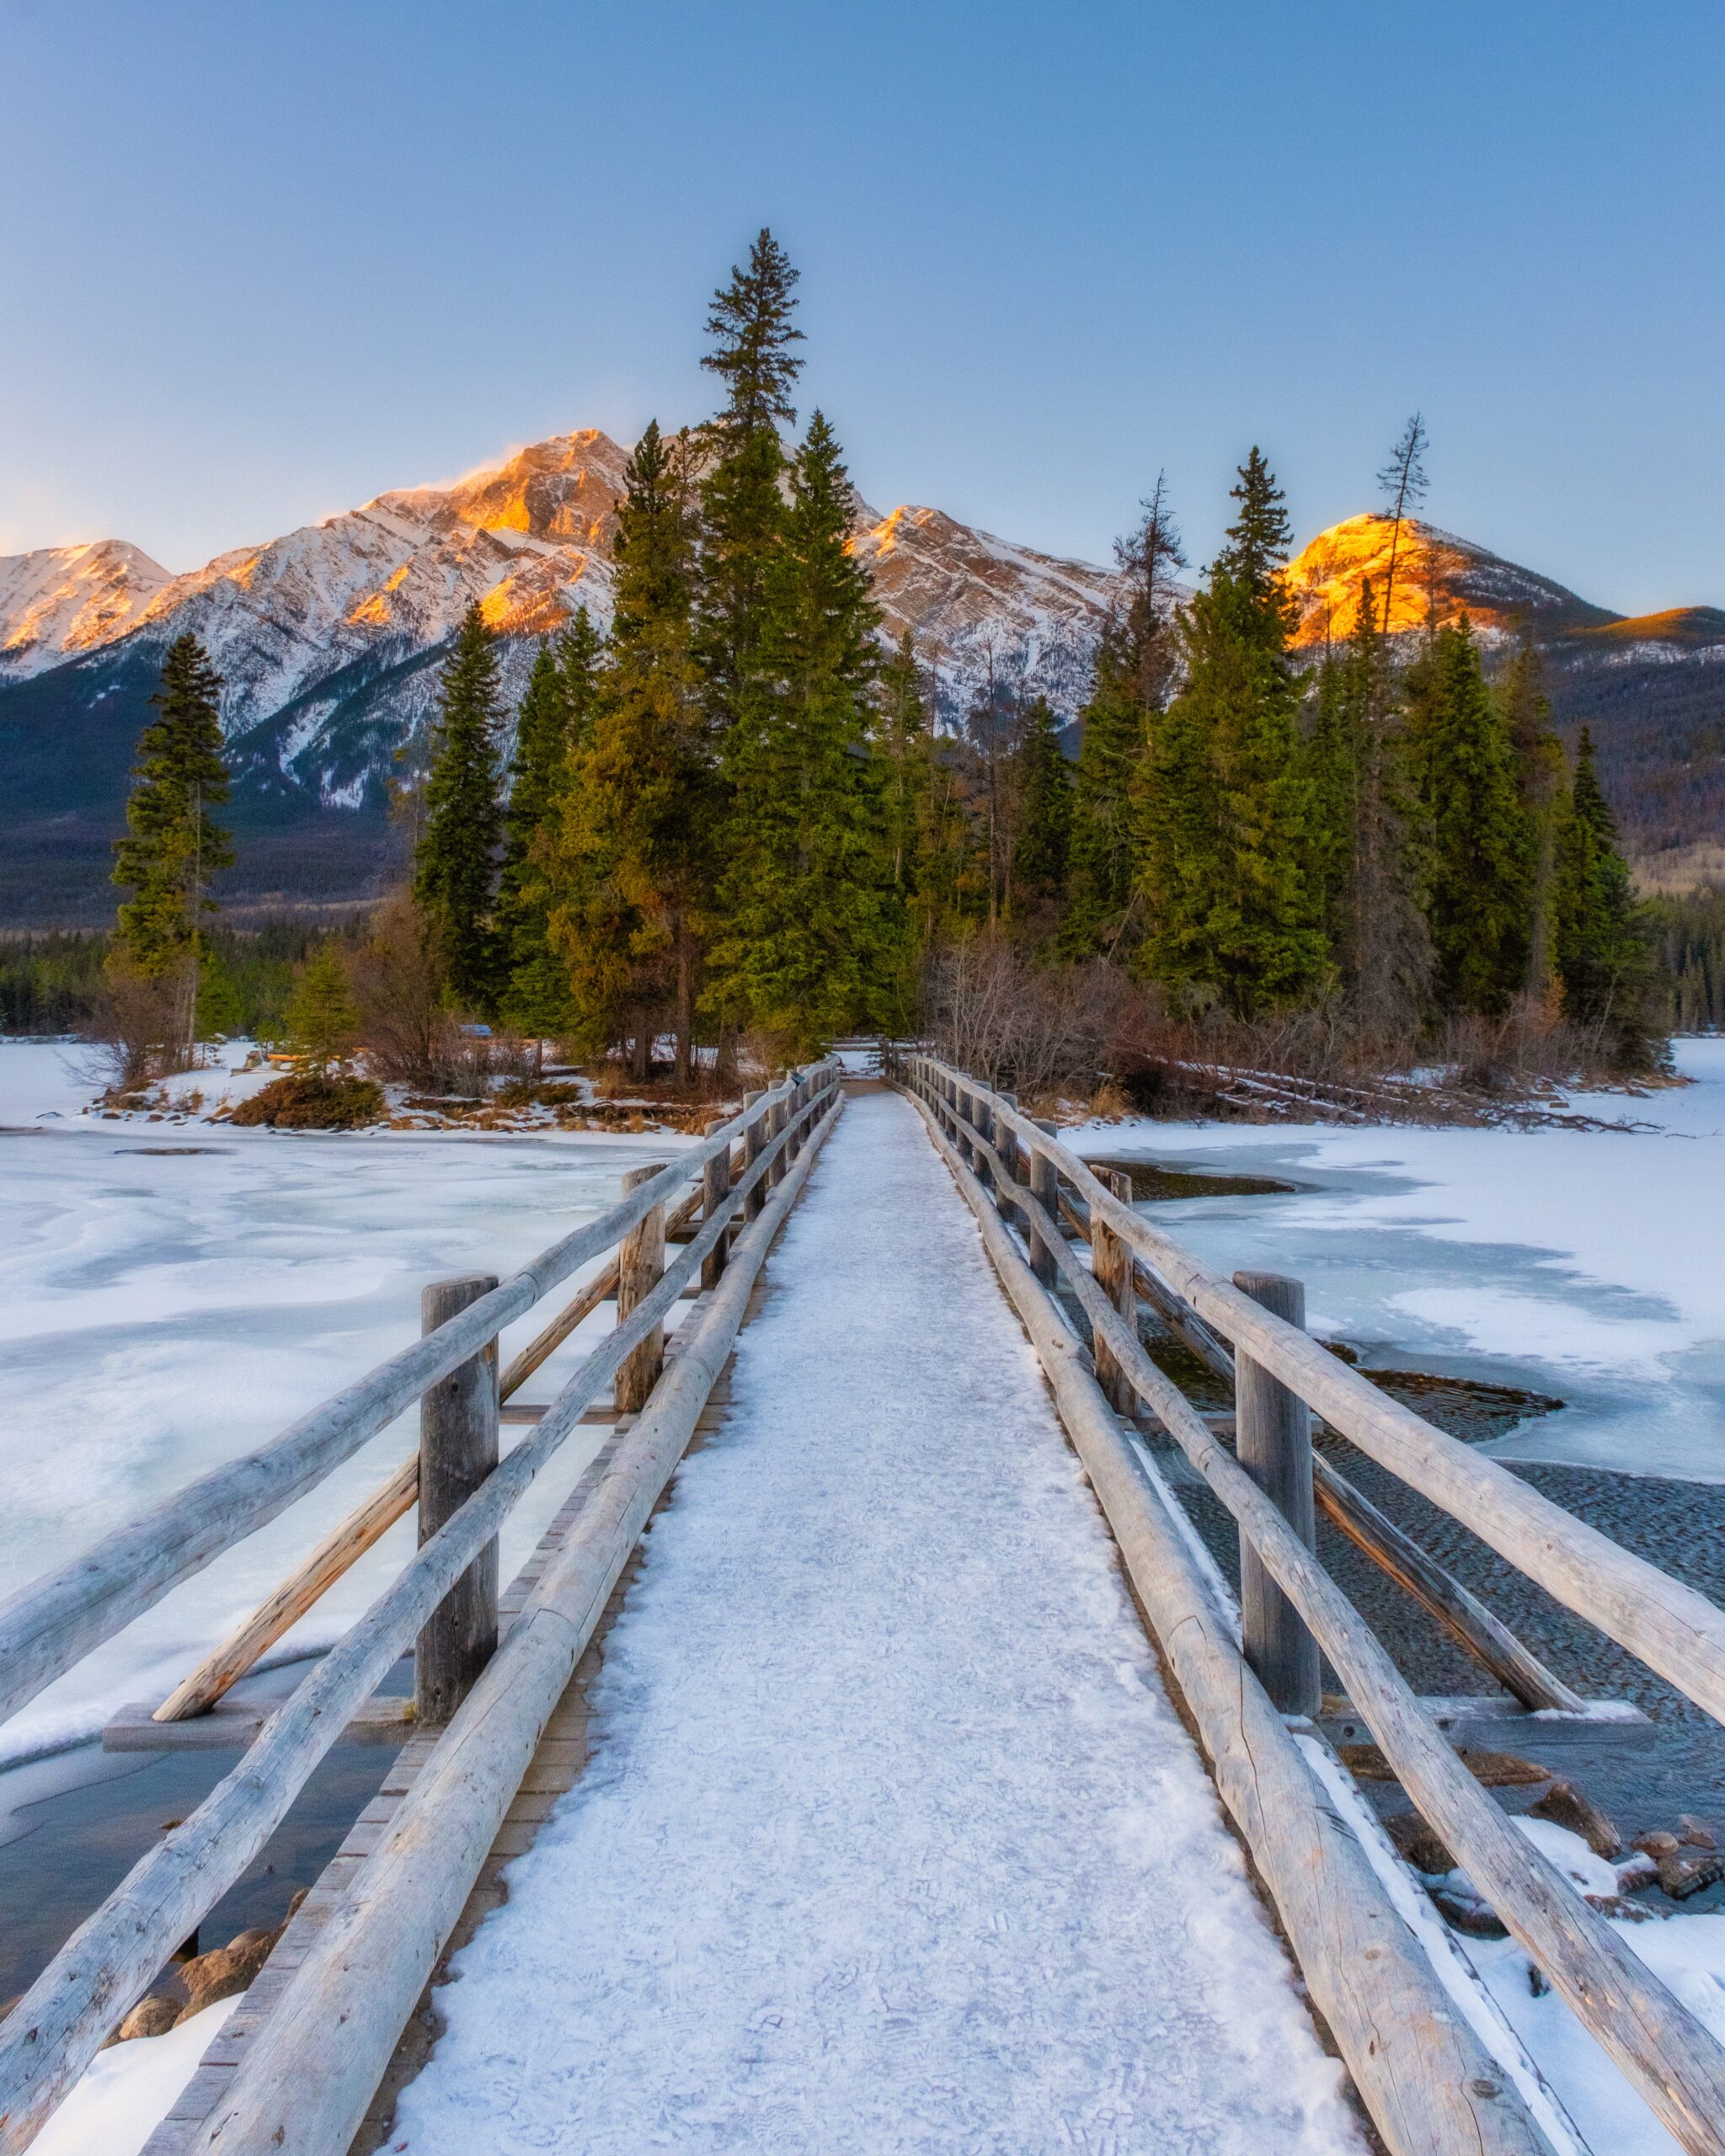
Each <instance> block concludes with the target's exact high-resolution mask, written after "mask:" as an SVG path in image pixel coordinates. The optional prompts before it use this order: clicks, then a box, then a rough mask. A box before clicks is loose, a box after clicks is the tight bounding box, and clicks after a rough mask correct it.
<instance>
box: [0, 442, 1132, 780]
mask: <svg viewBox="0 0 1725 2156" xmlns="http://www.w3.org/2000/svg"><path fill="white" fill-rule="evenodd" d="M626 458H627V452H626V451H624V450H623V449H622V448H621V447H619V446H618V445H617V443H616V442H614V441H612V440H610V438H609V437H608V436H606V435H603V434H600V433H597V432H595V431H588V432H585V433H581V434H573V435H558V436H557V437H556V438H555V439H553V440H550V441H545V442H539V443H537V444H535V445H534V446H532V447H531V448H530V449H524V450H522V451H519V452H518V453H517V454H516V455H515V456H511V457H510V458H509V459H508V460H507V461H506V462H504V463H503V464H500V465H499V466H497V467H494V468H492V469H488V470H486V471H483V472H478V473H476V474H474V475H473V476H472V477H470V478H466V479H462V480H460V481H457V483H455V484H454V485H453V486H449V487H419V488H409V489H406V490H404V491H403V492H400V493H395V494H380V495H379V496H378V497H377V499H376V500H375V501H371V502H367V503H366V504H365V505H364V506H363V507H362V508H360V509H356V510H349V511H348V512H346V513H345V514H344V515H339V516H334V517H330V518H328V520H326V521H324V522H323V523H322V524H315V525H307V526H303V527H302V529H300V530H299V531H291V532H289V533H287V534H286V536H285V537H282V538H280V539H273V540H270V541H269V542H267V543H266V544H264V545H263V546H260V547H241V548H239V549H238V550H237V551H235V552H232V553H227V554H221V555H218V556H217V557H216V559H215V560H214V561H212V562H210V563H206V566H205V567H204V568H200V569H195V570H192V571H191V572H190V573H189V574H186V575H184V576H169V575H168V574H167V572H166V571H164V570H163V569H161V568H158V565H157V564H156V563H153V562H151V561H150V560H149V559H148V558H147V556H145V555H142V554H140V553H139V552H137V550H136V548H134V547H126V546H124V545H123V544H121V543H120V542H105V543H104V544H103V545H101V546H97V547H67V548H61V549H56V550H53V551H51V552H44V553H39V554H29V555H24V556H23V557H21V558H17V559H15V560H13V561H4V562H0V680H4V679H11V680H19V679H24V678H28V677H29V676H31V675H37V674H40V673H42V672H44V671H45V670H47V669H49V668H51V667H53V666H56V665H58V664H62V663H64V662H65V661H66V660H67V659H72V658H85V657H88V656H89V655H90V654H94V653H97V652H99V651H102V650H104V649H113V648H116V647H119V646H120V645H122V644H126V645H129V646H131V648H133V649H141V648H144V647H150V648H160V647H161V646H163V645H164V644H165V643H168V641H169V640H170V639H171V638H174V637H175V636H178V635H179V634H181V633H182V632H184V631H185V630H188V629H190V630H192V631H194V632H195V633H196V634H197V635H198V636H199V637H200V638H201V639H202V640H203V642H204V643H205V644H206V647H207V648H208V649H209V650H210V652H211V655H212V656H213V658H214V659H215V661H216V666H217V668H218V670H220V672H221V673H222V676H223V678H224V680H225V681H226V683H227V691H226V696H225V699H224V706H223V718H224V723H225V724H226V726H227V732H228V736H229V739H230V741H231V742H232V743H234V744H236V746H238V745H241V744H245V743H246V742H247V740H248V737H253V736H255V735H258V734H259V732H260V730H264V731H267V733H268V734H269V736H270V744H271V748H272V750H273V753H274V755H275V760H276V762H277V764H278V766H279V769H280V772H281V774H282V775H283V776H284V777H286V778H288V779H290V780H291V781H294V782H298V783H300V784H305V785H309V786H310V787H312V790H314V791H315V792H317V793H318V796H319V798H322V799H323V800H324V801H325V802H326V803H334V804H338V805H339V804H344V803H352V802H353V801H354V800H355V798H356V796H355V787H356V786H363V784H364V783H365V782H366V778H367V776H368V775H369V774H370V772H371V768H372V761H371V754H370V752H369V750H366V751H365V752H363V753H362V754H361V755H360V760H359V762H358V763H357V764H356V762H355V755H354V750H355V746H356V745H357V744H355V743H354V742H353V741H349V740H344V739H343V735H344V731H346V730H349V729H348V728H346V727H344V721H347V722H350V721H351V720H352V719H354V718H355V717H356V716H357V715H358V712H359V711H362V712H363V716H364V726H363V732H364V734H365V735H366V739H367V741H368V743H369V742H372V741H374V740H375V738H376V737H377V735H378V734H380V732H381V731H383V730H387V727H388V724H389V723H390V722H391V721H393V722H394V724H395V728H396V730H397V732H398V734H401V733H403V732H406V731H409V730H411V728H413V727H414V725H416V724H417V723H418V722H419V719H420V718H421V717H422V716H423V712H424V710H425V705H426V703H427V701H428V698H429V695H430V680H429V678H428V677H427V675H426V670H425V667H424V666H423V665H422V664H416V663H415V662H416V661H419V660H420V659H423V658H424V657H425V655H426V654H429V653H430V652H433V651H435V650H436V649H437V648H439V647H441V645H442V644H443V643H444V642H445V640H446V638H448V637H449V636H450V635H451V632H453V631H454V629H455V627H456V626H457V623H458V622H459V621H460V619H461V616H462V613H463V612H464V611H465V610H466V608H467V606H468V605H469V604H470V603H471V602H472V601H473V600H478V601H479V603H480V605H481V606H482V607H483V610H484V613H485V616H486V618H487V620H488V621H489V622H490V623H491V625H492V627H494V629H496V630H497V631H498V632H499V634H501V635H502V636H504V637H505V638H507V639H509V640H510V645H509V646H506V648H505V670H506V672H507V673H508V674H509V675H510V676H511V677H515V679H514V680H511V686H516V682H517V680H518V679H519V677H520V676H521V675H523V673H524V671H525V669H526V665H527V664H528V663H529V660H530V658H531V640H532V639H535V638H538V637H539V636H541V635H543V634H544V633H546V632H547V631H550V630H553V629H555V628H557V627H559V626H560V625H561V624H562V623H563V622H566V621H567V619H568V618H569V616H571V615H572V614H573V613H574V610H575V609H576V607H578V606H585V607H586V608H587V609H588V611H590V614H591V615H592V616H593V617H594V619H595V622H598V623H600V624H601V626H603V625H605V624H607V623H608V622H610V619H611V542H612V540H613V538H614V536H615V532H616V514H615V509H614V504H615V502H616V499H617V496H618V495H619V494H621V493H622V484H623V467H624V464H625V462H626ZM855 543H856V547H857V552H858V553H859V554H861V555H863V556H865V557H866V558H868V560H869V562H870V563H871V565H872V567H873V569H874V572H875V589H876V593H877V596H878V597H879V601H880V604H881V607H882V610H883V612H884V616H885V617H886V631H887V633H888V634H889V636H891V637H892V638H895V639H896V638H897V637H898V636H899V635H900V633H901V632H902V631H903V630H905V628H911V629H914V630H915V631H916V635H917V639H918V643H919V645H920V646H921V650H922V653H923V655H924V657H925V659H927V662H928V664H930V665H931V667H932V669H933V670H934V673H935V675H936V677H937V681H938V683H939V685H940V690H941V693H942V696H943V701H945V702H949V703H951V704H953V705H962V704H963V703H964V702H968V700H969V697H970V696H972V695H973V694H974V693H975V691H976V689H977V688H978V687H979V686H980V685H982V684H984V683H985V681H986V680H987V679H988V676H989V674H990V672H991V669H992V670H1006V669H1012V670H1014V671H1017V672H1022V673H1023V675H1024V676H1025V678H1026V679H1027V680H1028V683H1029V685H1030V686H1031V688H1032V689H1033V691H1043V692H1044V693H1046V694H1047V695H1048V696H1049V699H1050V701H1051V702H1054V703H1055V704H1056V705H1057V706H1058V707H1060V709H1061V710H1062V711H1063V712H1065V713H1067V714H1070V713H1071V712H1072V711H1073V710H1075V709H1076V707H1077V705H1078V703H1079V702H1081V701H1082V697H1083V693H1084V685H1085V682H1086V680H1087V676H1088V672H1089V665H1090V657H1091V653H1092V648H1093V646H1094V643H1095V640H1096V636H1097V630H1098V628H1099V627H1100V625H1101V622H1102V620H1103V616H1104V615H1105V613H1106V611H1107V609H1108V601H1109V597H1110V595H1111V593H1112V590H1113V586H1114V576H1113V574H1112V573H1111V572H1110V571H1108V570H1106V569H1101V568H1092V567H1091V566H1090V565H1089V564H1087V563H1080V562H1065V561H1060V560H1056V559H1055V558H1054V557H1052V556H1050V555H1046V554H1039V553H1035V552H1031V551H1030V550H1028V549H1027V548H1023V547H1012V546H1009V545H1007V543H1006V542H1003V541H1001V540H997V539H994V538H991V536H989V535H988V534H987V533H985V532H980V531H972V530H971V529H970V528H969V526H965V525H962V524H959V523H958V522H956V521H955V520H953V518H951V517H949V516H946V515H943V514H942V513H941V512H940V511H939V510H930V509H917V508H909V507H907V508H901V509H898V510H894V512H893V513H892V515H890V516H889V517H886V518H884V519H878V518H876V517H875V516H874V515H873V512H869V511H863V512H861V513H860V520H859V526H858V530H857V539H856V542H855ZM510 646H512V647H513V648H510ZM356 706H357V707H358V709H357V710H356ZM254 745H256V746H258V747H261V746H262V744H261V742H259V743H257V744H254Z"/></svg>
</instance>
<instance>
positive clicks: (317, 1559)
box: [152, 1452, 419, 1721]
mask: <svg viewBox="0 0 1725 2156" xmlns="http://www.w3.org/2000/svg"><path fill="white" fill-rule="evenodd" d="M418 1502H419V1454H418V1453H417V1452H415V1453H414V1454H413V1455H412V1457H411V1458H410V1459H408V1460H403V1462H402V1464H401V1465H400V1466H399V1467H398V1468H397V1469H396V1470H395V1472H394V1474H393V1475H392V1476H390V1478H389V1480H388V1481H387V1482H385V1483H383V1484H382V1486H380V1487H379V1488H377V1489H376V1490H374V1491H373V1492H371V1496H370V1497H367V1498H366V1502H364V1504H362V1505H360V1506H357V1507H356V1508H355V1510H354V1511H352V1512H351V1513H349V1514H348V1516H347V1518H345V1519H344V1520H343V1521H342V1522H341V1524H340V1525H339V1527H336V1528H334V1529H332V1530H331V1532H330V1533H329V1534H326V1535H325V1536H324V1538H323V1540H322V1541H321V1542H320V1543H319V1544H318V1546H317V1548H316V1549H315V1550H312V1554H311V1555H310V1556H308V1557H307V1559H306V1560H305V1561H304V1563H303V1564H301V1565H299V1566H296V1568H295V1569H294V1570H293V1571H292V1572H290V1573H289V1575H288V1577H286V1579H285V1580H284V1581H283V1582H281V1584H280V1587H278V1588H276V1589H275V1591H274V1593H270V1594H268V1595H266V1596H265V1597H264V1599H263V1601H262V1602H260V1603H259V1604H258V1606H257V1608H256V1609H254V1611H253V1612H252V1614H251V1615H250V1616H249V1617H248V1618H247V1619H246V1620H244V1621H243V1623H242V1624H241V1625H238V1627H237V1628H236V1629H235V1630H233V1631H232V1633H231V1634H230V1635H229V1636H228V1637H227V1639H225V1640H224V1641H222V1644H221V1646H218V1647H217V1648H216V1650H215V1652H213V1653H212V1654H211V1655H208V1656H206V1657H205V1659H204V1660H203V1661H202V1662H200V1663H199V1664H198V1666H197V1668H195V1670H194V1671H193V1672H192V1673H191V1675H190V1677H188V1678H185V1679H184V1682H183V1683H181V1684H176V1685H175V1686H174V1689H173V1690H172V1691H171V1692H170V1693H169V1694H168V1697H167V1698H166V1699H165V1700H163V1702H162V1704H161V1705H160V1706H159V1707H158V1708H157V1710H156V1711H155V1714H154V1716H152V1720H154V1721H190V1719H191V1718H192V1716H194V1715H204V1714H208V1712H209V1711H210V1710H211V1707H213V1706H214V1705H215V1704H216V1701H217V1700H220V1699H222V1698H224V1697H225V1696H226V1695H227V1693H228V1692H230V1691H231V1690H232V1689H233V1687H234V1686H235V1685H236V1684H238V1682H239V1680H240V1678H242V1677H243V1676H244V1675H245V1673H246V1672H247V1671H248V1669H249V1668H251V1667H252V1665H253V1664H254V1662H256V1661H257V1659H258V1657H259V1655H260V1654H265V1653H267V1652H269V1650H270V1648H271V1647H273V1646H275V1642H276V1641H278V1640H279V1639H280V1637H281V1636H282V1635H283V1633H285V1632H289V1631H291V1630H292V1629H293V1627H294V1626H295V1625H296V1624H298V1622H299V1620H301V1618H302V1617H303V1616H304V1615H305V1614H306V1612H307V1610H308V1609H311V1608H312V1605H313V1604H315V1603H316V1602H318V1599H319V1598H321V1597H322V1596H323V1595H324V1594H327V1593H328V1591H329V1589H330V1588H332V1587H334V1584H335V1582H336V1581H337V1580H339V1579H340V1578H341V1577H342V1576H343V1575H344V1573H345V1572H348V1571H349V1570H350V1568H351V1567H352V1566H355V1565H356V1564H357V1563H358V1562H359V1561H360V1558H361V1557H363V1556H365V1554H366V1551H367V1550H369V1549H371V1546H372V1545H373V1544H375V1543H377V1542H378V1541H381V1540H382V1538H383V1536H384V1535H386V1534H387V1533H388V1532H389V1530H390V1529H391V1528H392V1527H393V1526H394V1525H395V1523H396V1522H397V1521H398V1519H405V1518H406V1517H407V1515H408V1514H409V1513H410V1512H411V1511H412V1510H413V1508H414V1506H415V1505H416V1504H417V1503H418Z"/></svg>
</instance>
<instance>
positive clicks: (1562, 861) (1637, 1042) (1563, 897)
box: [1554, 727, 1659, 1070]
mask: <svg viewBox="0 0 1725 2156" xmlns="http://www.w3.org/2000/svg"><path fill="white" fill-rule="evenodd" d="M1556 886H1557V888H1556V898H1557V907H1556V911H1557V921H1556V936H1555V939H1554V940H1555V943H1556V958H1557V973H1558V975H1559V978H1560V979H1561V980H1562V990H1563V1014H1564V1016H1565V1017H1567V1019H1568V1021H1569V1022H1570V1023H1571V1024H1572V1025H1573V1026H1575V1027H1578V1028H1579V1029H1580V1030H1581V1031H1582V1032H1583V1033H1585V1034H1587V1035H1588V1036H1589V1037H1590V1038H1591V1039H1592V1041H1593V1042H1594V1043H1596V1045H1597V1048H1598V1049H1601V1050H1603V1051H1604V1053H1605V1055H1606V1056H1607V1057H1608V1059H1610V1061H1611V1062H1612V1063H1613V1064H1615V1065H1616V1066H1617V1067H1618V1068H1620V1069H1622V1070H1648V1069H1650V1068H1652V1067H1653V1065H1654V1064H1655V1063H1656V1062H1657V1061H1658V1037H1659V1028H1658V1024H1657V1022H1656V1021H1655V1017H1654V1013H1653V1007H1652V1006H1653V1002H1654V1001H1655V999H1656V996H1657V992H1658V986H1659V982H1658V969H1657V966H1656V965H1655V963H1654V961H1653V954H1652V951H1651V948H1650V937H1649V936H1648V934H1647V933H1645V932H1644V931H1643V926H1642V921H1641V918H1640V915H1639V913H1638V910H1637V906H1636V903H1635V897H1634V893H1633V891H1632V888H1631V884H1630V880H1629V869H1628V866H1627V864H1626V862H1625V861H1624V858H1623V856H1622V853H1621V851H1620V850H1619V847H1618V842H1617V819H1616V817H1615V816H1614V815H1613V814H1612V813H1611V804H1610V802H1609V801H1608V800H1607V799H1606V798H1605V789H1604V787H1601V785H1600V784H1599V772H1598V771H1597V769H1596V768H1595V766H1594V744H1593V736H1592V734H1590V733H1589V730H1588V729H1587V728H1585V727H1583V728H1582V733H1581V745H1580V749H1579V750H1578V754H1577V756H1576V763H1575V778H1574V782H1573V787H1572V788H1571V791H1570V799H1569V805H1568V813H1567V816H1566V817H1565V819H1564V824H1563V829H1562V836H1561V840H1560V843H1559V847H1558V857H1557V879H1556Z"/></svg>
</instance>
